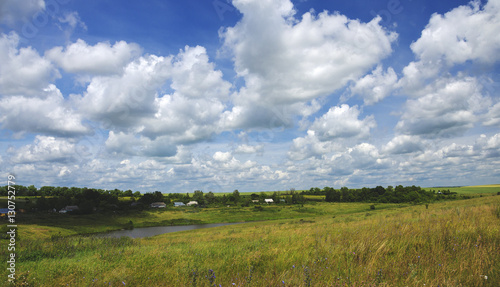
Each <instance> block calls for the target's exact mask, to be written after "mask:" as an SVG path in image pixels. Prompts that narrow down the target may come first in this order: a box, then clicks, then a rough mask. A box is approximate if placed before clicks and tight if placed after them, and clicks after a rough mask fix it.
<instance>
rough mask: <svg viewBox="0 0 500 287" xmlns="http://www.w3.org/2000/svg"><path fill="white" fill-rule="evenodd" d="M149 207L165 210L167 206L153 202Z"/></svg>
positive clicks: (163, 203)
mask: <svg viewBox="0 0 500 287" xmlns="http://www.w3.org/2000/svg"><path fill="white" fill-rule="evenodd" d="M151 207H152V208H165V207H167V205H166V204H165V202H153V203H151Z"/></svg>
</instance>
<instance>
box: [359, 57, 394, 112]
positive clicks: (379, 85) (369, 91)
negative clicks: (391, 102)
mask: <svg viewBox="0 0 500 287" xmlns="http://www.w3.org/2000/svg"><path fill="white" fill-rule="evenodd" d="M397 80H398V76H397V75H396V73H395V72H394V69H392V68H388V69H387V72H385V73H384V71H383V70H382V66H381V65H378V66H377V68H376V69H375V70H373V71H372V73H371V74H368V75H366V76H364V77H363V78H361V79H359V80H358V81H356V83H355V84H354V85H352V86H351V88H350V91H351V95H359V96H361V97H362V98H363V99H364V103H365V104H366V105H373V104H375V103H378V102H379V101H381V100H382V99H384V98H385V97H387V96H388V95H390V93H391V92H392V91H393V89H394V87H395V85H396V83H397Z"/></svg>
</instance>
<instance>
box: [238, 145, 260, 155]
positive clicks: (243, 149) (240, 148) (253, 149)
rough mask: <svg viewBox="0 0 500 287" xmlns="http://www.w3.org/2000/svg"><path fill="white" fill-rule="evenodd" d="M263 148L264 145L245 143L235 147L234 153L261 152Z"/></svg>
mask: <svg viewBox="0 0 500 287" xmlns="http://www.w3.org/2000/svg"><path fill="white" fill-rule="evenodd" d="M263 149H264V145H261V144H260V145H255V146H251V145H247V144H241V145H239V146H238V147H237V148H236V149H235V151H234V152H235V153H261V152H262V151H263Z"/></svg>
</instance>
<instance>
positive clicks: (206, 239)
mask: <svg viewBox="0 0 500 287" xmlns="http://www.w3.org/2000/svg"><path fill="white" fill-rule="evenodd" d="M269 208H278V207H269ZM279 208H281V211H269V213H271V212H272V213H274V214H280V213H282V214H284V213H286V212H288V213H289V214H288V215H287V216H289V215H293V218H288V219H275V220H269V221H260V222H249V223H244V224H239V225H231V226H224V227H218V228H213V229H201V230H193V231H187V232H178V233H170V234H164V235H160V236H155V237H151V238H143V239H129V238H121V239H112V238H96V237H94V236H84V235H72V236H62V237H60V236H51V237H47V236H45V237H43V236H30V235H29V233H30V232H31V231H30V230H29V229H24V231H23V229H22V227H20V230H21V235H20V240H19V245H18V252H17V256H18V260H19V262H20V263H19V266H18V269H17V274H16V275H17V278H18V279H17V282H16V285H17V286H424V284H425V286H498V283H499V282H500V276H499V274H500V272H499V271H500V253H499V252H498V251H499V250H500V196H491V195H490V196H484V197H480V198H473V199H469V200H455V201H446V202H440V203H435V204H430V205H429V206H428V207H426V206H425V205H404V206H403V205H399V206H398V205H383V204H377V205H376V208H375V210H373V209H370V208H369V204H364V203H333V204H332V203H315V204H313V205H309V204H308V205H305V206H304V209H307V210H308V212H303V213H301V212H298V211H297V210H295V211H294V212H295V213H293V212H292V211H293V210H294V209H295V207H290V208H288V207H279ZM287 208H288V209H289V210H287ZM187 211H188V210H186V211H175V212H178V213H179V214H176V215H175V216H179V217H182V218H190V219H192V220H195V219H198V218H205V217H204V214H203V212H205V211H200V212H197V213H196V212H194V213H192V214H186V213H187ZM206 212H207V214H209V213H210V212H211V214H212V215H211V216H213V218H212V219H215V218H216V217H217V216H218V215H216V213H218V212H220V214H219V215H220V216H222V215H224V216H225V217H226V218H231V214H232V213H237V210H230V209H229V210H227V212H226V211H222V210H212V211H206ZM259 212H260V211H253V210H245V211H242V212H241V213H240V214H239V215H237V216H235V217H234V218H233V219H234V220H239V219H240V217H245V216H247V215H248V213H250V214H251V213H257V214H258V213H259ZM161 213H162V212H158V214H157V216H158V217H159V218H162V220H164V219H167V215H162V214H161ZM163 213H164V214H169V213H171V211H166V212H163ZM264 213H266V211H264ZM153 215H154V214H153ZM299 215H302V216H299ZM169 216H172V218H173V217H175V216H174V214H172V215H169ZM188 216H191V217H188ZM197 216H199V217H197ZM145 217H146V218H147V217H149V215H148V216H145ZM208 218H210V217H208ZM86 220H90V219H86ZM148 220H149V219H148ZM148 220H145V221H143V222H142V223H143V224H147V222H148ZM200 220H201V219H200ZM210 220H211V219H205V221H210ZM219 220H220V219H219ZM137 222H138V223H139V222H140V221H139V220H138V219H137ZM40 224H41V223H40ZM34 225H36V226H38V227H39V228H45V229H47V231H48V230H52V229H61V230H69V231H67V232H68V233H75V232H77V230H71V229H69V226H67V225H68V223H61V224H60V225H59V226H56V225H57V224H53V225H52V226H45V227H43V226H42V225H38V223H37V224H34ZM103 226H106V225H103ZM35 231H36V232H38V233H39V234H42V233H43V231H41V230H37V229H35ZM0 254H1V256H4V258H6V256H7V254H6V250H5V248H2V250H0ZM0 274H1V275H0V276H4V277H3V278H6V277H7V273H6V270H5V269H3V270H1V271H0Z"/></svg>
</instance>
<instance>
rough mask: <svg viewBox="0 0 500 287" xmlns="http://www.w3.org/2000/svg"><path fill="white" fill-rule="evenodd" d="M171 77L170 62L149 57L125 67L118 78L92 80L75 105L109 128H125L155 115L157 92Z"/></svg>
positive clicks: (106, 77)
mask: <svg viewBox="0 0 500 287" xmlns="http://www.w3.org/2000/svg"><path fill="white" fill-rule="evenodd" d="M169 75H170V59H169V58H164V57H158V56H154V55H149V56H145V57H141V58H139V59H137V60H135V61H133V62H131V63H130V64H128V65H127V66H126V67H125V70H124V72H123V75H121V76H105V77H104V76H102V77H94V78H93V79H92V81H91V82H90V84H89V85H88V87H87V91H86V93H85V94H84V96H83V97H82V98H81V99H76V102H77V105H78V106H80V109H81V110H82V111H84V112H85V113H86V114H87V115H88V116H89V117H90V118H92V119H94V120H97V121H103V122H105V125H106V126H108V127H113V126H115V127H119V128H128V127H129V126H131V125H134V124H135V123H136V122H137V121H138V119H140V118H142V117H145V116H150V115H152V114H154V113H155V112H156V107H155V104H154V103H155V99H156V97H157V91H158V90H159V89H160V88H161V87H162V86H163V85H164V84H165V81H166V79H167V78H168V76H169Z"/></svg>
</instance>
